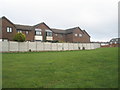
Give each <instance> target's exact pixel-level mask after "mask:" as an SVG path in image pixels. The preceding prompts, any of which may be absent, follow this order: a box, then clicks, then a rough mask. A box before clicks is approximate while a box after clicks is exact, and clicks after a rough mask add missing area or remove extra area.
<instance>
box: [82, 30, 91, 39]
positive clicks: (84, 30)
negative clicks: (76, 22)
mask: <svg viewBox="0 0 120 90" xmlns="http://www.w3.org/2000/svg"><path fill="white" fill-rule="evenodd" d="M82 31H83V32H84V33H86V34H87V35H88V36H89V37H90V35H89V34H88V33H87V32H86V31H85V30H82Z"/></svg>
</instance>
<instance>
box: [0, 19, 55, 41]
mask: <svg viewBox="0 0 120 90" xmlns="http://www.w3.org/2000/svg"><path fill="white" fill-rule="evenodd" d="M0 21H1V22H2V36H1V37H0V39H1V40H2V41H4V40H10V41H12V40H13V38H14V36H15V34H16V33H18V32H19V33H23V34H25V35H26V41H45V40H53V37H52V30H51V29H50V28H49V27H48V26H47V25H46V24H45V23H44V22H42V23H39V24H37V25H33V26H29V25H19V24H14V23H12V22H11V21H10V20H9V19H7V18H6V17H2V18H1V19H0Z"/></svg>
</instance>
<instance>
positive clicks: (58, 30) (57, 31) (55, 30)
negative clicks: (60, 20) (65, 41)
mask: <svg viewBox="0 0 120 90" xmlns="http://www.w3.org/2000/svg"><path fill="white" fill-rule="evenodd" d="M52 31H53V32H55V33H62V34H66V30H62V29H55V28H52Z"/></svg>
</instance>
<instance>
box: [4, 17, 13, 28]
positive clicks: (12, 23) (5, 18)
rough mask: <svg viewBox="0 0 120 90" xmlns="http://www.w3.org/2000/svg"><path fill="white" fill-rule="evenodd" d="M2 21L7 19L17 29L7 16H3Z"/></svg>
mask: <svg viewBox="0 0 120 90" xmlns="http://www.w3.org/2000/svg"><path fill="white" fill-rule="evenodd" d="M2 19H6V20H7V21H8V22H9V23H11V24H12V25H13V26H14V27H15V25H14V24H13V23H12V22H11V21H10V20H9V19H7V18H6V17H5V16H3V17H2Z"/></svg>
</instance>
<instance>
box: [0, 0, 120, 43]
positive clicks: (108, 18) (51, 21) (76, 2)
mask: <svg viewBox="0 0 120 90" xmlns="http://www.w3.org/2000/svg"><path fill="white" fill-rule="evenodd" d="M118 1H119V0H0V17H2V16H5V17H7V18H8V19H9V20H10V21H12V22H13V23H15V24H23V25H35V24H38V23H41V22H45V23H46V24H47V25H48V26H49V27H50V28H58V29H68V28H73V27H78V26H79V27H80V28H81V29H82V30H86V31H87V32H88V33H89V35H90V36H91V41H109V40H110V39H112V38H116V37H118Z"/></svg>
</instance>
